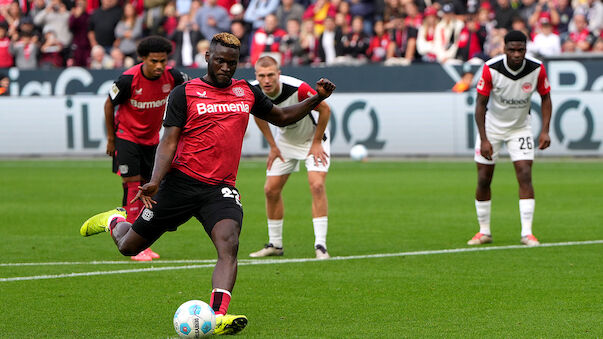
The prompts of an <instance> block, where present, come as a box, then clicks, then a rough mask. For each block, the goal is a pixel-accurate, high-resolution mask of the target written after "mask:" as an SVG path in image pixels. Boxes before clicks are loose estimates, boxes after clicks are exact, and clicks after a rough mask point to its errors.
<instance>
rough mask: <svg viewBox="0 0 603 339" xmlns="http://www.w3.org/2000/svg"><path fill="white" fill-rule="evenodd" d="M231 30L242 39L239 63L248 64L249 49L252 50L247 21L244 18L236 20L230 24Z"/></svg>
mask: <svg viewBox="0 0 603 339" xmlns="http://www.w3.org/2000/svg"><path fill="white" fill-rule="evenodd" d="M230 32H231V33H232V34H233V35H234V36H236V37H237V38H238V39H239V41H241V48H240V49H239V63H241V64H243V65H246V64H248V63H249V52H250V51H249V50H250V46H249V45H250V39H251V38H250V33H249V31H248V30H247V29H246V25H245V22H244V21H242V20H235V21H233V22H232V23H231V24H230Z"/></svg>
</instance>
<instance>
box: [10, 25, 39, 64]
mask: <svg viewBox="0 0 603 339" xmlns="http://www.w3.org/2000/svg"><path fill="white" fill-rule="evenodd" d="M39 51H40V47H39V46H38V38H37V37H36V36H32V34H31V33H29V32H21V33H20V34H19V36H18V37H17V36H16V35H15V38H14V41H12V43H11V45H10V52H11V54H12V55H13V57H14V60H15V66H16V67H18V68H20V69H36V68H37V67H38V52H39Z"/></svg>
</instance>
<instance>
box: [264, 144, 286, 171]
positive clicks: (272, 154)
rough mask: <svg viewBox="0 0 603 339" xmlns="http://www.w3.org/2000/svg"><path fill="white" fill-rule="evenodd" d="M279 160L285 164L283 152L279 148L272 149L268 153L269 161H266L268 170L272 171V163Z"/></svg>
mask: <svg viewBox="0 0 603 339" xmlns="http://www.w3.org/2000/svg"><path fill="white" fill-rule="evenodd" d="M276 158H279V159H281V161H282V162H285V159H283V156H282V155H281V150H280V149H278V147H270V152H269V153H268V160H266V168H267V169H268V170H270V169H271V168H272V163H273V162H274V159H276Z"/></svg>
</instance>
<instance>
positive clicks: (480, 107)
mask: <svg viewBox="0 0 603 339" xmlns="http://www.w3.org/2000/svg"><path fill="white" fill-rule="evenodd" d="M489 99H490V97H489V96H486V95H483V94H480V93H477V103H476V104H475V123H476V124H477V131H478V132H479V137H480V140H481V147H480V152H481V154H482V156H483V157H484V158H486V159H488V160H492V153H493V151H492V144H490V141H488V138H487V136H486V107H487V106H488V100H489Z"/></svg>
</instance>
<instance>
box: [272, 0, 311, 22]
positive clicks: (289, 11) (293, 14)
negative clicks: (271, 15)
mask: <svg viewBox="0 0 603 339" xmlns="http://www.w3.org/2000/svg"><path fill="white" fill-rule="evenodd" d="M275 14H276V17H277V18H278V26H279V27H287V21H289V19H297V21H298V22H301V21H302V17H303V15H304V8H303V7H302V5H300V4H298V3H296V2H295V1H294V0H282V1H281V4H280V6H278V8H277V9H276V13H275Z"/></svg>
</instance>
